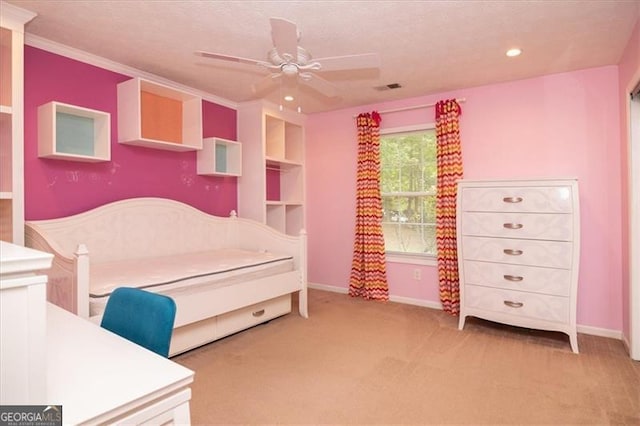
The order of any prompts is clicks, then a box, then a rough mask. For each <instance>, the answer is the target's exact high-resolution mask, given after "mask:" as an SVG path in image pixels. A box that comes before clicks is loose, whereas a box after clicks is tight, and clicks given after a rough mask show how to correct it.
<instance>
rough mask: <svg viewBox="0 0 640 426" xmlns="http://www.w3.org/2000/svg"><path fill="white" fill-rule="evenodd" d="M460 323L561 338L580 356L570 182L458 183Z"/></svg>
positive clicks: (574, 202)
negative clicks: (482, 322) (471, 320)
mask: <svg viewBox="0 0 640 426" xmlns="http://www.w3.org/2000/svg"><path fill="white" fill-rule="evenodd" d="M457 236H458V269H459V275H460V322H459V328H460V329H462V328H463V327H464V323H465V319H466V317H467V316H475V317H478V318H484V319H487V320H490V321H497V322H501V323H505V324H510V325H515V326H520V327H527V328H535V329H543V330H553V331H560V332H563V333H565V334H567V335H568V336H569V340H570V343H571V349H572V350H573V351H574V352H576V353H577V352H578V341H577V334H576V299H577V291H578V268H579V260H580V209H579V203H578V183H577V181H576V180H575V179H562V180H518V181H471V180H462V181H460V182H459V183H458V200H457Z"/></svg>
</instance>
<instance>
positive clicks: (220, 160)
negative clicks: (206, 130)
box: [197, 137, 242, 176]
mask: <svg viewBox="0 0 640 426" xmlns="http://www.w3.org/2000/svg"><path fill="white" fill-rule="evenodd" d="M197 170H198V174H199V175H214V176H241V175H242V144H241V143H239V142H236V141H231V140H227V139H222V138H215V137H214V138H205V139H203V140H202V150H200V151H198V154H197Z"/></svg>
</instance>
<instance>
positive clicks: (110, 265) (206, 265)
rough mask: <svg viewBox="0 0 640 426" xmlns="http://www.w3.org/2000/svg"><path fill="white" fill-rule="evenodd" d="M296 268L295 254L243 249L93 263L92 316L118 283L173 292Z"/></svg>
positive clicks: (102, 306) (244, 279)
mask: <svg viewBox="0 0 640 426" xmlns="http://www.w3.org/2000/svg"><path fill="white" fill-rule="evenodd" d="M293 269H294V264H293V257H292V256H287V255H279V254H275V253H270V252H258V251H248V250H240V249H222V250H212V251H206V252H199V253H188V254H180V255H173V256H166V257H155V258H149V259H136V260H127V261H117V262H106V263H100V264H92V265H91V267H90V282H91V288H90V290H89V300H90V307H89V310H90V316H95V315H100V314H102V312H103V311H104V307H105V305H106V302H107V299H108V298H109V295H110V294H111V292H112V291H113V290H114V289H116V288H117V287H137V288H142V289H145V290H148V291H152V292H155V293H162V294H166V295H168V296H171V295H172V294H176V293H178V292H196V291H198V290H202V287H204V286H206V287H207V288H212V287H220V286H225V285H233V284H234V283H238V282H243V281H248V280H253V279H257V278H261V277H265V276H269V275H274V274H279V273H284V272H289V271H292V270H293Z"/></svg>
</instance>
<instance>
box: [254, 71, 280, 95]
mask: <svg viewBox="0 0 640 426" xmlns="http://www.w3.org/2000/svg"><path fill="white" fill-rule="evenodd" d="M281 77H282V74H269V75H268V76H266V77H264V78H263V79H262V80H260V81H258V82H257V83H255V84H253V85H252V86H251V90H253V93H254V94H262V93H264V92H267V91H269V90H270V89H274V88H275V87H276V82H277V81H278V80H280V78H281Z"/></svg>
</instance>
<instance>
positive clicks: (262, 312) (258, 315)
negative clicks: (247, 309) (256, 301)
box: [251, 309, 264, 318]
mask: <svg viewBox="0 0 640 426" xmlns="http://www.w3.org/2000/svg"><path fill="white" fill-rule="evenodd" d="M251 315H253V316H254V317H256V318H257V317H261V316H263V315H264V309H260V310H259V311H255V312H252V313H251Z"/></svg>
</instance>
